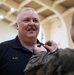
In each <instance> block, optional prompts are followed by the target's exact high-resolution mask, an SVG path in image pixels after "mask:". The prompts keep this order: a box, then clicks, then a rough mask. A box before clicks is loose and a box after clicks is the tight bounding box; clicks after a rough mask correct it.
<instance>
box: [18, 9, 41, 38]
mask: <svg viewBox="0 0 74 75" xmlns="http://www.w3.org/2000/svg"><path fill="white" fill-rule="evenodd" d="M19 18H20V19H19V21H18V22H17V29H18V35H19V36H20V37H24V38H37V35H38V33H39V28H40V20H39V17H38V15H37V13H36V12H35V11H33V10H27V11H25V12H23V13H21V14H20V17H19Z"/></svg>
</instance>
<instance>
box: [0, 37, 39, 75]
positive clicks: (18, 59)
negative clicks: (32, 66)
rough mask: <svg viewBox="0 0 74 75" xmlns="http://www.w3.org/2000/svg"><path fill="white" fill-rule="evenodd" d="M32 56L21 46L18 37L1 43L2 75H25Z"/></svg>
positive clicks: (0, 71)
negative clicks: (25, 69)
mask: <svg viewBox="0 0 74 75" xmlns="http://www.w3.org/2000/svg"><path fill="white" fill-rule="evenodd" d="M38 43H40V42H38ZM32 55H33V53H32V52H30V51H29V50H28V49H26V48H24V47H23V46H22V45H21V44H20V42H19V40H18V37H16V38H15V39H13V40H10V41H6V42H3V43H1V44H0V75H24V73H23V71H24V68H25V66H26V64H27V62H28V60H29V59H30V57H31V56H32Z"/></svg>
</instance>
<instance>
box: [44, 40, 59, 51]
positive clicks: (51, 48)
mask: <svg viewBox="0 0 74 75" xmlns="http://www.w3.org/2000/svg"><path fill="white" fill-rule="evenodd" d="M44 47H45V48H47V49H48V50H49V51H50V52H54V51H55V50H57V49H58V45H57V44H56V43H55V42H54V41H50V40H49V41H47V42H46V43H45V45H44Z"/></svg>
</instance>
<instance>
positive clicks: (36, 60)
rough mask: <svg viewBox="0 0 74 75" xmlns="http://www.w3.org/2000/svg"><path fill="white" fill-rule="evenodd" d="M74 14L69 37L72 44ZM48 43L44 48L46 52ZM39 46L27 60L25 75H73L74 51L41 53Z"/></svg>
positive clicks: (73, 39)
mask: <svg viewBox="0 0 74 75" xmlns="http://www.w3.org/2000/svg"><path fill="white" fill-rule="evenodd" d="M73 21H74V13H73V15H72V21H71V22H72V23H71V37H72V41H73V42H74V22H73ZM49 44H50V43H49V42H47V43H46V44H45V45H44V47H46V48H47V49H48V50H49V49H50V48H49V46H48V45H49ZM41 50H42V49H41V46H40V47H38V46H37V45H35V53H36V54H37V55H33V56H32V57H31V59H30V60H29V62H28V64H27V66H26V68H25V70H24V74H25V75H74V49H69V48H66V49H58V50H56V51H54V52H47V51H41Z"/></svg>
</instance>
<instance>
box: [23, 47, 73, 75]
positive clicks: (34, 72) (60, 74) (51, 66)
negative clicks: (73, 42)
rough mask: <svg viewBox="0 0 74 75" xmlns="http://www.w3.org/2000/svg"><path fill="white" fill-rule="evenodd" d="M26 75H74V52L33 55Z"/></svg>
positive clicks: (66, 50) (64, 51) (65, 50)
mask: <svg viewBox="0 0 74 75" xmlns="http://www.w3.org/2000/svg"><path fill="white" fill-rule="evenodd" d="M24 75H74V50H73V49H68V48H67V49H58V50H57V51H56V52H54V53H50V52H47V53H46V52H40V53H39V54H38V55H33V56H32V57H31V59H30V61H29V62H28V64H27V66H26V68H25V70H24Z"/></svg>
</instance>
